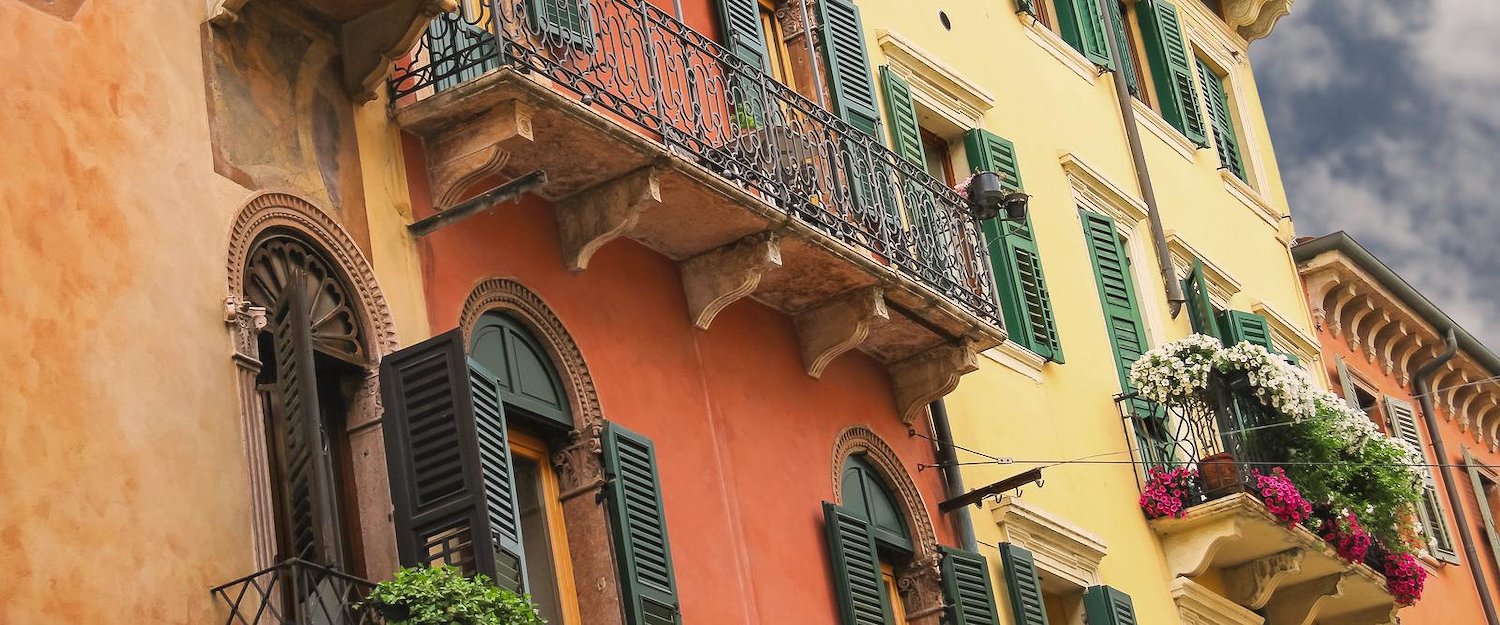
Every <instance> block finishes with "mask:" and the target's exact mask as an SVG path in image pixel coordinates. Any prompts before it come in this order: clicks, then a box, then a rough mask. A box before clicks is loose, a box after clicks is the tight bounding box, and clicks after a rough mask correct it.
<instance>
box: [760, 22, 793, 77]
mask: <svg viewBox="0 0 1500 625" xmlns="http://www.w3.org/2000/svg"><path fill="white" fill-rule="evenodd" d="M759 4H760V32H761V33H762V35H763V36H764V37H765V46H766V64H767V65H769V66H770V68H771V77H773V78H775V79H776V81H777V82H779V83H781V84H783V85H787V86H789V87H792V88H794V89H795V88H796V87H797V79H796V74H794V73H793V72H792V59H791V55H790V54H788V53H787V49H786V32H785V31H783V30H782V28H781V21H780V20H778V19H776V2H775V1H774V0H760V3H759Z"/></svg>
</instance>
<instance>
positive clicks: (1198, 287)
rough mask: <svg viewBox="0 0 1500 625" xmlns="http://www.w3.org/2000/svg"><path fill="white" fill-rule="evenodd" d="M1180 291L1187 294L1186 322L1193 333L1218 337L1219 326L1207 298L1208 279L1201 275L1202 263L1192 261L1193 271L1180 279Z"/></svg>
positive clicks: (1210, 301)
mask: <svg viewBox="0 0 1500 625" xmlns="http://www.w3.org/2000/svg"><path fill="white" fill-rule="evenodd" d="M1182 290H1183V292H1184V293H1186V294H1187V309H1188V321H1189V322H1191V323H1192V325H1193V332H1196V333H1198V334H1207V335H1209V336H1212V337H1215V338H1218V337H1219V334H1220V332H1219V324H1218V322H1217V321H1215V319H1214V301H1213V299H1212V298H1210V297H1209V296H1208V279H1207V278H1206V277H1204V275H1203V261H1201V260H1195V261H1193V269H1192V271H1189V272H1188V275H1187V277H1186V278H1183V279H1182Z"/></svg>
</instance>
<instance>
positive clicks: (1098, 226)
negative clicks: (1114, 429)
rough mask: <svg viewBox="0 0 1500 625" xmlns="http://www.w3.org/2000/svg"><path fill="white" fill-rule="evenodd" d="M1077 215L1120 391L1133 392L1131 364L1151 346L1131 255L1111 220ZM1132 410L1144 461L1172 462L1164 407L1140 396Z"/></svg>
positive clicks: (1113, 221)
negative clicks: (1133, 276) (1133, 278)
mask: <svg viewBox="0 0 1500 625" xmlns="http://www.w3.org/2000/svg"><path fill="white" fill-rule="evenodd" d="M1079 215H1080V216H1081V217H1082V219H1083V229H1084V242H1085V243H1086V244H1087V246H1088V249H1089V257H1090V259H1091V260H1092V261H1093V264H1094V280H1095V282H1096V283H1097V285H1098V287H1099V303H1100V305H1101V306H1102V307H1103V310H1104V327H1105V331H1106V332H1107V333H1108V334H1109V343H1110V348H1111V349H1112V350H1113V353H1114V360H1115V372H1116V373H1117V374H1118V376H1119V380H1120V391H1121V392H1122V393H1131V392H1133V391H1134V390H1135V388H1134V387H1133V386H1131V384H1130V365H1132V364H1135V361H1136V360H1137V359H1139V358H1140V357H1141V356H1142V355H1143V354H1145V353H1146V351H1147V350H1148V349H1150V346H1149V345H1147V340H1146V326H1145V324H1143V323H1141V313H1140V308H1139V307H1138V306H1137V304H1136V296H1135V282H1134V281H1133V280H1131V278H1130V258H1129V256H1128V255H1126V253H1125V245H1124V243H1122V242H1121V241H1120V233H1119V231H1118V230H1117V229H1116V228H1115V220H1114V219H1112V218H1110V217H1108V216H1106V215H1100V214H1098V213H1093V212H1089V211H1086V210H1082V209H1080V210H1079ZM1131 411H1132V412H1133V413H1134V414H1135V416H1136V417H1137V419H1138V421H1137V422H1136V423H1135V425H1136V437H1137V443H1138V445H1139V449H1140V451H1141V455H1142V458H1143V460H1144V461H1146V462H1148V463H1158V464H1159V463H1165V462H1168V461H1170V460H1171V457H1170V445H1169V444H1168V443H1167V442H1166V433H1165V423H1164V419H1165V418H1166V417H1165V415H1164V414H1163V413H1162V411H1161V410H1160V409H1158V407H1157V406H1156V405H1155V404H1152V403H1151V402H1148V401H1145V400H1143V399H1140V398H1136V399H1134V400H1132V401H1131Z"/></svg>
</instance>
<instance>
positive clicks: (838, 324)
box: [796, 286, 891, 378]
mask: <svg viewBox="0 0 1500 625" xmlns="http://www.w3.org/2000/svg"><path fill="white" fill-rule="evenodd" d="M890 318H891V315H890V312H889V311H888V310H886V306H885V291H884V289H882V288H880V287H878V286H871V287H865V288H862V289H857V290H854V291H850V292H848V293H845V294H843V295H840V296H838V297H835V298H833V299H832V300H829V301H827V302H824V303H823V304H822V305H820V306H818V307H816V308H813V309H812V310H809V311H807V312H804V313H802V314H799V315H797V319H796V322H797V336H798V338H800V339H801V343H802V366H803V367H806V369H807V375H810V376H812V377H814V378H820V377H822V376H823V370H824V369H826V368H828V364H829V363H831V362H833V360H834V359H835V358H838V357H839V355H840V354H843V353H844V352H847V351H849V350H851V349H854V348H855V347H858V346H859V345H860V344H862V343H864V341H865V339H866V338H868V337H869V336H870V329H871V328H873V327H874V326H876V325H878V324H880V323H884V322H886V321H889V320H890Z"/></svg>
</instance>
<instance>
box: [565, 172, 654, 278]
mask: <svg viewBox="0 0 1500 625" xmlns="http://www.w3.org/2000/svg"><path fill="white" fill-rule="evenodd" d="M658 204H661V181H660V172H659V171H658V170H657V169H656V168H655V167H645V168H642V169H638V170H635V171H633V172H630V173H628V174H625V175H623V176H620V177H619V178H615V179H614V180H609V181H606V182H603V183H600V184H598V185H596V186H594V187H593V188H589V189H584V190H583V191H579V192H578V193H576V194H574V195H572V196H570V197H568V198H566V199H564V200H562V201H559V202H558V203H557V236H558V238H559V239H560V240H561V244H562V253H563V262H564V263H565V264H566V265H567V267H568V270H569V271H575V272H576V271H583V270H584V269H587V268H588V266H589V259H590V258H592V257H593V256H594V252H596V251H598V250H599V248H601V247H604V244H605V243H609V242H610V241H613V240H615V239H616V238H618V237H620V236H622V235H624V234H626V233H628V232H630V230H631V229H632V228H634V227H635V224H636V222H638V221H640V217H641V212H642V211H645V210H646V209H648V208H651V207H652V206H656V205H658Z"/></svg>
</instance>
